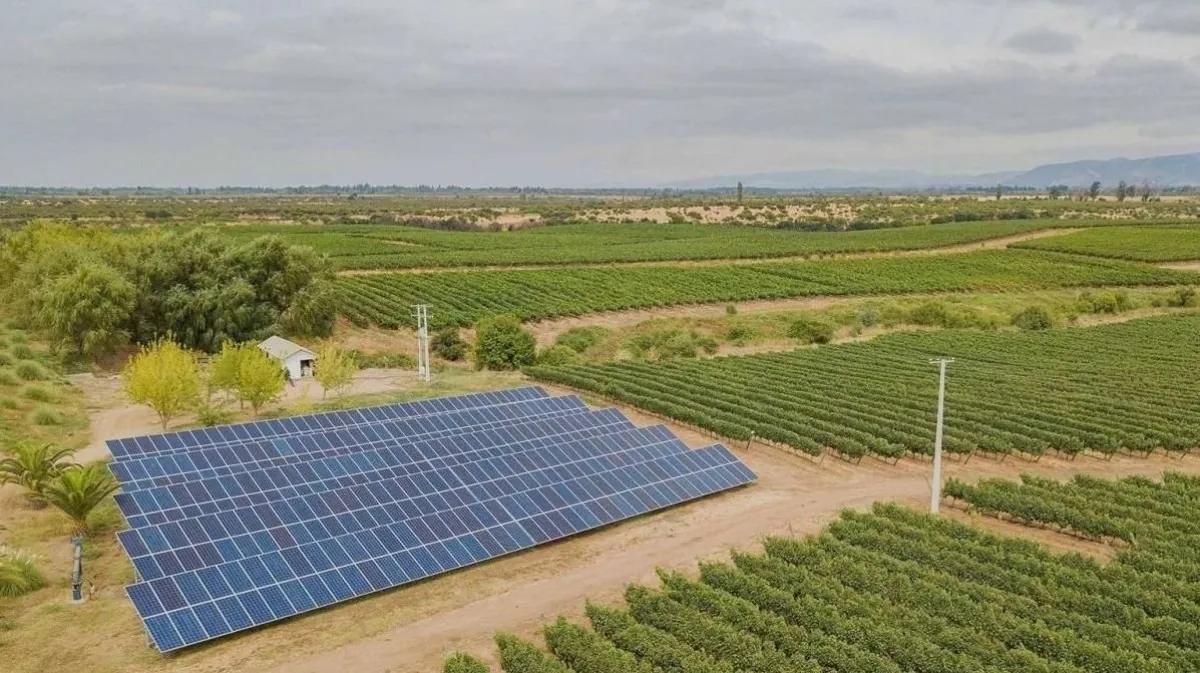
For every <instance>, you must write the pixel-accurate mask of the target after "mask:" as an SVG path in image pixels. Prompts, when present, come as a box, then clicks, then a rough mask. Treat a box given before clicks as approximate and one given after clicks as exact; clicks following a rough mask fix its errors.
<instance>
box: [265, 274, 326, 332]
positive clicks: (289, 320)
mask: <svg viewBox="0 0 1200 673" xmlns="http://www.w3.org/2000/svg"><path fill="white" fill-rule="evenodd" d="M337 301H338V298H337V288H335V287H334V284H333V282H332V281H329V280H325V279H320V280H314V281H313V282H312V283H311V284H310V285H309V286H308V287H305V288H303V289H301V290H299V291H298V292H296V293H295V294H294V295H292V297H291V300H290V302H289V304H288V307H287V309H286V310H284V312H283V314H282V315H280V317H279V328H280V330H281V331H283V332H285V333H287V334H290V335H293V336H299V337H327V336H329V335H330V334H333V326H334V323H335V322H337Z"/></svg>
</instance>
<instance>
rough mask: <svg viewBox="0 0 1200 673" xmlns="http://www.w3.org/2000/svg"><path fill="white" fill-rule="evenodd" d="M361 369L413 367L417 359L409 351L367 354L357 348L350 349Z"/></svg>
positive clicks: (351, 355) (352, 356)
mask: <svg viewBox="0 0 1200 673" xmlns="http://www.w3.org/2000/svg"><path fill="white" fill-rule="evenodd" d="M349 353H350V357H351V358H352V359H353V360H354V363H355V364H356V365H358V368H359V369H413V368H415V367H416V366H417V359H416V358H414V357H413V356H411V355H409V354H407V353H372V354H370V355H367V354H365V353H360V352H358V351H356V350H351V351H349Z"/></svg>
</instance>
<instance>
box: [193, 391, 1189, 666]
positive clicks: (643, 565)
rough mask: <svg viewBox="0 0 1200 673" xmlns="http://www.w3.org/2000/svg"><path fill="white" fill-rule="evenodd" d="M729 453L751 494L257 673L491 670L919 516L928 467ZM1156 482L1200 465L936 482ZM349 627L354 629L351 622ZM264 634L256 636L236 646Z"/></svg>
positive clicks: (962, 470)
mask: <svg viewBox="0 0 1200 673" xmlns="http://www.w3.org/2000/svg"><path fill="white" fill-rule="evenodd" d="M629 415H630V417H631V418H633V419H634V420H635V421H637V422H639V423H645V424H650V423H654V422H657V421H656V420H655V419H652V418H649V417H646V416H644V415H642V414H639V413H637V412H632V411H631V412H630V413H629ZM676 431H677V432H678V433H679V434H680V436H681V437H683V438H684V439H686V440H688V442H689V443H691V444H693V445H695V446H699V445H702V444H708V443H712V442H711V440H709V439H707V438H705V437H702V436H699V435H698V434H696V433H693V432H690V431H687V430H683V429H679V428H676ZM736 450H737V452H738V453H739V454H740V455H741V456H742V457H743V458H744V459H745V461H746V462H747V464H748V465H750V467H752V468H753V469H754V470H755V471H756V472H757V473H758V474H759V477H760V481H759V483H758V484H756V485H754V486H750V487H747V488H744V489H741V490H738V491H735V492H731V493H726V494H723V495H720V496H717V497H713V498H709V499H706V500H703V501H700V502H696V503H692V504H690V505H686V506H683V507H680V508H676V509H672V510H669V511H667V512H664V513H660V514H655V515H650V516H646V517H642V518H640V519H637V520H634V521H630V522H626V523H623V524H618V525H615V526H613V527H610V528H607V529H605V530H602V531H599V532H596V533H593V534H590V535H585V536H581V537H577V538H574V539H571V540H568V541H565V542H562V543H557V544H552V545H549V546H547V547H545V548H541V549H537V550H533V551H530V552H527V553H524V554H519V555H517V556H514V557H510V558H505V559H500V560H498V561H495V562H492V563H489V564H485V565H483V566H479V567H476V568H472V569H469V570H467V571H464V572H461V573H455V574H453V575H452V576H450V577H446V578H441V579H437V580H434V581H432V582H428V583H422V584H420V585H417V586H415V587H411V588H408V589H401V590H398V591H394V592H387V593H385V594H383V595H381V596H379V597H377V598H371V599H367V600H364V601H360V602H356V603H354V604H353V605H351V606H343V607H342V608H338V609H337V610H330V611H326V612H322V613H319V614H318V615H314V616H310V617H306V618H302V619H298V620H291V621H289V622H288V623H287V624H285V625H280V626H278V627H272V630H275V629H286V630H288V631H291V632H292V633H291V634H289V640H290V644H289V648H288V651H287V652H278V651H276V652H273V653H272V654H271V655H270V657H271V658H272V659H273V660H274V661H273V665H272V666H270V667H264V668H262V669H261V670H270V671H274V672H275V673H284V672H286V673H330V672H335V671H344V670H353V671H356V673H357V672H361V673H371V672H380V673H382V672H385V671H386V672H390V673H400V672H409V671H412V672H431V671H435V670H438V668H439V666H440V662H441V660H442V659H443V657H444V656H445V655H446V654H447V653H448V652H449V651H452V650H456V649H462V650H466V651H469V652H472V653H473V654H476V655H477V656H480V657H481V658H483V659H485V660H486V661H489V662H491V663H495V660H494V647H493V646H492V644H491V636H492V634H494V633H495V632H496V631H498V630H500V631H508V632H515V633H518V634H520V635H524V636H527V637H535V636H536V633H537V631H538V628H539V626H540V624H542V623H544V622H545V621H546V620H551V619H553V618H555V617H556V616H558V615H567V616H572V617H579V616H580V615H581V614H582V609H583V606H584V601H585V599H592V600H596V601H601V602H617V601H619V600H620V596H621V593H622V591H623V590H624V587H625V585H626V584H628V583H630V582H640V583H647V584H655V569H656V568H658V567H666V568H672V569H678V570H685V571H687V570H694V568H695V565H696V561H697V560H698V559H705V558H721V557H724V556H725V555H726V554H727V553H728V550H729V549H731V548H753V547H755V546H756V545H757V544H758V543H759V540H760V539H761V538H762V537H763V536H765V535H771V534H787V533H795V534H805V533H813V532H816V531H818V530H820V529H821V528H822V527H823V526H824V525H825V524H827V523H828V522H829V521H831V520H832V519H834V518H835V517H836V516H837V513H838V511H840V510H841V509H843V508H846V507H852V508H865V507H867V506H869V505H870V504H871V503H872V502H875V501H877V500H899V501H903V502H906V503H909V504H912V505H913V506H917V507H920V506H923V504H924V503H926V502H927V499H928V494H929V482H928V479H927V474H928V472H929V464H928V463H923V462H920V461H916V460H908V461H903V462H902V463H901V464H900V465H897V466H889V465H884V464H882V463H878V462H872V461H867V462H864V463H863V464H862V465H860V466H851V465H847V464H844V463H841V462H839V461H837V460H834V459H827V460H825V461H824V462H823V463H822V464H817V463H814V462H812V461H809V460H807V459H804V458H801V457H796V456H792V455H789V454H787V453H785V452H782V451H779V450H777V449H772V448H769V447H763V446H757V445H756V446H752V447H749V449H748V450H747V449H745V447H740V446H739V447H736ZM1164 469H1172V470H1179V471H1187V472H1200V458H1190V459H1187V460H1185V461H1179V460H1175V459H1168V458H1165V457H1155V458H1151V459H1149V460H1142V459H1134V458H1130V457H1117V458H1114V459H1113V460H1112V461H1111V462H1104V461H1101V460H1097V459H1090V458H1080V459H1079V460H1077V461H1075V462H1067V461H1064V460H1060V459H1051V458H1047V459H1044V460H1043V461H1041V462H1040V463H1029V462H1026V461H1023V460H1020V459H1010V460H1009V461H1007V462H1005V463H1003V464H1001V463H998V462H996V461H993V460H988V459H980V458H975V459H974V460H972V461H971V462H970V463H969V464H967V465H963V464H961V463H951V464H949V465H948V466H947V469H946V473H947V476H958V477H964V478H968V479H975V478H979V477H983V476H1008V477H1014V476H1017V475H1018V474H1020V473H1022V472H1032V473H1037V474H1041V475H1045V476H1051V477H1056V478H1068V477H1070V476H1072V475H1074V474H1078V473H1089V474H1097V475H1110V476H1117V475H1129V474H1143V475H1157V474H1159V473H1161V471H1162V470H1164ZM948 516H955V517H958V518H963V517H964V516H965V515H962V514H961V513H953V512H951V513H948ZM989 525H990V524H989ZM1043 533H1044V532H1043ZM1038 539H1040V540H1041V541H1044V542H1049V543H1052V544H1054V546H1056V547H1059V548H1060V549H1074V550H1079V551H1085V552H1087V553H1093V554H1097V555H1100V554H1102V553H1103V552H1102V551H1098V550H1095V549H1080V548H1079V545H1077V544H1076V543H1075V542H1074V541H1072V540H1071V539H1070V538H1066V537H1063V536H1057V535H1045V534H1042V535H1041V536H1040V537H1039V538H1038ZM368 606H369V607H368ZM349 613H358V614H360V615H362V616H363V617H364V620H363V621H356V620H355V619H354V615H353V614H349ZM368 615H369V617H368ZM260 633H265V630H264V631H263V632H258V633H256V634H252V635H251V636H249V637H246V638H244V640H245V641H250V640H251V639H256V638H254V636H256V635H258V634H260ZM279 635H280V637H282V634H279ZM274 640H276V642H278V640H277V639H274ZM339 641H340V642H339ZM245 644H246V645H247V648H246V649H247V651H245V652H243V653H242V656H240V657H237V656H235V657H233V658H232V659H230V658H222V661H221V662H220V663H221V664H222V665H226V666H232V667H233V668H238V669H240V670H249V668H247V667H250V668H256V669H257V667H255V666H253V663H252V662H256V661H257V662H258V663H262V660H261V659H256V657H255V654H254V653H255V650H257V653H258V654H259V655H262V654H264V652H263V649H262V648H256V647H253V646H251V644H250V642H246V643H245ZM238 649H242V648H238ZM230 654H232V652H231V653H230ZM217 663H218V662H216V661H212V660H209V661H207V662H206V664H209V665H207V666H204V667H201V668H197V669H196V670H218V669H217V668H214V667H213V666H212V665H214V664H217Z"/></svg>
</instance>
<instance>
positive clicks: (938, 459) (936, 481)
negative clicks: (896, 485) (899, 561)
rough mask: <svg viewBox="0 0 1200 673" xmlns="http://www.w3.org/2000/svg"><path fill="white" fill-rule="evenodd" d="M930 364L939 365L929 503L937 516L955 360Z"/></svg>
mask: <svg viewBox="0 0 1200 673" xmlns="http://www.w3.org/2000/svg"><path fill="white" fill-rule="evenodd" d="M930 362H933V363H937V365H938V407H937V431H936V432H935V433H934V437H933V494H932V497H931V498H930V501H929V511H930V513H932V514H937V513H938V512H940V511H941V509H942V425H943V422H944V420H945V417H946V365H948V364H950V363H951V362H954V360H953V359H952V358H938V359H936V360H930Z"/></svg>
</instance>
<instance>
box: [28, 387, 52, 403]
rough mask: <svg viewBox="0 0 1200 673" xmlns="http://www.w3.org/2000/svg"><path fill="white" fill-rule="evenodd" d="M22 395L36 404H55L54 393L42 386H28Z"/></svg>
mask: <svg viewBox="0 0 1200 673" xmlns="http://www.w3.org/2000/svg"><path fill="white" fill-rule="evenodd" d="M21 395H23V396H24V397H25V399H27V400H33V401H34V402H53V401H54V393H53V392H51V391H49V390H47V389H46V388H44V387H42V386H28V387H26V388H25V390H24V391H22V393H21Z"/></svg>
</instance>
